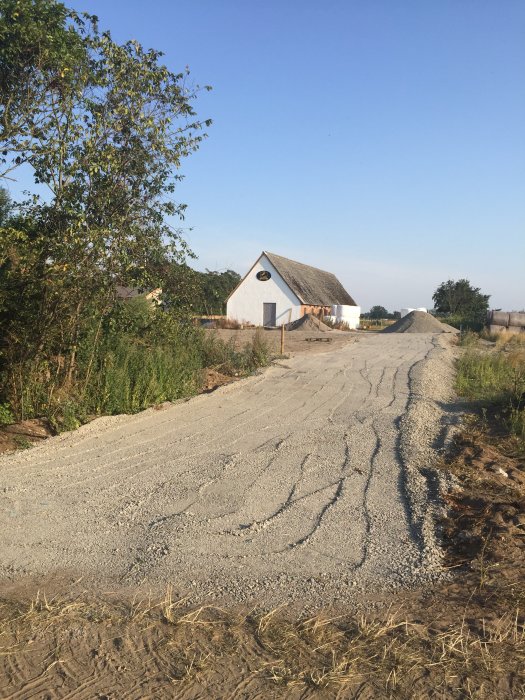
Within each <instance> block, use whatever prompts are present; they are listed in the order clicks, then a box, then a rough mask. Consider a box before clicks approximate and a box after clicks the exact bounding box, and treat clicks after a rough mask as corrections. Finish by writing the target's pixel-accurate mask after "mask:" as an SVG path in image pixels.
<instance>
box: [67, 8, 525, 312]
mask: <svg viewBox="0 0 525 700" xmlns="http://www.w3.org/2000/svg"><path fill="white" fill-rule="evenodd" d="M66 4H68V5H70V6H72V7H74V8H75V9H77V10H86V11H89V12H92V13H95V14H97V15H98V16H99V19H100V26H101V28H103V29H106V28H108V29H110V30H111V32H112V34H113V36H114V38H115V39H117V40H119V41H124V40H126V39H128V38H136V39H138V40H139V41H140V42H141V43H143V44H144V45H146V46H147V47H154V48H157V49H161V50H163V51H164V52H165V54H166V56H165V61H166V63H167V64H168V66H169V67H170V68H171V69H172V70H177V71H178V70H181V69H183V68H184V67H185V66H186V65H189V67H190V70H191V74H192V77H193V79H194V80H195V82H197V83H200V84H201V85H204V84H211V85H212V86H213V88H214V89H213V91H212V92H210V93H204V92H203V93H202V96H201V97H200V98H199V99H198V100H197V102H196V103H195V106H196V109H197V111H198V113H199V116H201V117H202V118H205V117H211V118H212V119H213V120H214V124H213V126H212V127H211V128H210V129H209V139H208V140H207V141H206V142H204V143H203V145H202V147H201V150H200V151H199V152H198V153H197V154H195V155H193V156H191V157H190V158H189V159H187V160H186V162H185V163H184V164H183V169H182V170H183V173H184V174H185V176H186V180H185V181H184V182H183V183H182V185H181V186H180V188H179V190H178V199H179V200H180V201H182V202H186V203H187V204H188V212H187V218H186V221H185V222H184V224H183V226H184V227H192V228H193V230H192V231H191V232H188V234H187V238H188V240H189V241H190V244H191V246H192V247H193V250H194V251H195V252H196V253H197V255H198V256H199V260H198V261H197V262H196V264H195V266H196V267H198V268H200V269H204V268H206V267H207V268H210V269H224V268H231V269H234V270H237V271H238V272H240V273H244V272H246V271H247V269H248V267H249V266H250V264H251V263H252V262H253V261H254V260H255V258H256V257H257V256H258V254H259V253H260V251H261V250H263V249H266V250H270V251H272V252H275V253H279V254H281V255H285V256H288V257H291V258H294V259H297V260H300V261H302V262H305V263H309V264H313V265H316V266H318V267H321V268H324V269H328V270H330V271H332V272H334V273H336V274H337V275H338V276H339V277H340V279H341V281H342V282H343V283H344V285H345V286H346V287H347V289H348V291H349V292H350V293H351V294H352V295H353V296H354V297H355V298H356V300H357V302H358V303H360V304H361V305H362V306H363V308H364V309H367V308H369V307H370V306H371V305H373V304H382V305H383V306H386V307H387V308H388V309H389V310H393V309H399V308H400V307H402V306H424V305H428V306H431V305H432V302H431V296H432V293H433V291H434V290H435V288H436V287H437V285H438V284H439V283H440V282H442V281H444V280H447V279H450V278H452V279H457V278H460V277H466V278H468V279H469V280H470V281H471V282H472V283H473V284H474V285H475V286H479V287H481V289H482V291H483V292H485V293H490V294H491V295H492V298H491V305H492V306H493V307H503V308H505V309H517V308H520V309H521V308H524V307H525V2H524V1H523V0H492V1H488V0H425V1H422V0H323V1H321V0H317V1H316V2H313V1H312V0H265V1H264V2H263V1H262V0H200V1H199V2H194V3H190V2H176V1H175V2H173V1H171V2H170V1H169V0H151V1H150V2H145V1H144V0H110V2H108V1H107V0H106V1H103V0H69V1H68V0H66Z"/></svg>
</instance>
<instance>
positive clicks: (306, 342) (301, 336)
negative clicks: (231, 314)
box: [207, 328, 363, 355]
mask: <svg viewBox="0 0 525 700" xmlns="http://www.w3.org/2000/svg"><path fill="white" fill-rule="evenodd" d="M207 333H217V334H218V336H219V337H220V338H221V339H222V340H226V341H229V340H233V341H234V342H235V343H236V345H237V347H242V346H243V345H244V344H246V343H250V342H251V341H252V339H253V336H254V335H255V328H246V329H244V330H230V329H227V328H220V329H217V330H210V331H207ZM362 335H363V334H361V333H358V332H356V331H337V330H329V331H317V330H306V331H303V330H295V331H285V334H284V354H285V355H289V354H292V355H296V354H297V353H301V354H303V353H308V354H318V353H320V352H322V353H325V352H331V351H332V350H334V349H335V348H339V347H342V346H343V345H347V344H348V343H353V342H356V340H357V339H358V338H360V337H361V336H362ZM263 337H264V339H265V340H266V342H267V343H268V345H269V347H270V349H271V350H272V351H273V352H275V353H280V350H281V331H280V330H279V329H264V330H263Z"/></svg>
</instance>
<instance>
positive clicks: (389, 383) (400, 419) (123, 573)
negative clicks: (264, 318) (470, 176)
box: [0, 334, 451, 605]
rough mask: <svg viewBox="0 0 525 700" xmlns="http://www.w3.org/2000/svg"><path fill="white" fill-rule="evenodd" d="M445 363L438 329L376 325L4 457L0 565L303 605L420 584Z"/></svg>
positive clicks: (425, 571)
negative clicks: (412, 331)
mask: <svg viewBox="0 0 525 700" xmlns="http://www.w3.org/2000/svg"><path fill="white" fill-rule="evenodd" d="M290 335H291V334H290ZM319 345H322V343H319ZM450 371H451V370H450V348H449V346H448V345H447V343H446V341H444V340H439V339H438V338H437V337H436V338H433V337H432V336H430V335H423V334H422V335H410V336H407V335H390V336H385V335H373V336H372V335H369V336H366V337H362V338H360V339H359V341H358V342H355V343H351V344H343V345H342V346H341V347H339V348H336V349H335V350H333V351H331V352H329V353H323V354H316V353H313V354H307V355H298V356H296V357H294V358H291V359H289V360H282V361H280V362H279V363H278V364H277V365H276V366H273V367H271V368H270V369H268V370H266V371H265V372H263V373H261V374H260V375H259V376H256V377H253V378H249V379H247V380H242V381H239V382H236V383H234V384H232V385H228V386H225V387H222V388H220V389H218V390H217V391H216V392H214V393H212V394H211V395H202V396H199V397H197V398H194V399H192V400H190V401H187V402H181V403H179V404H178V405H170V406H168V407H166V408H165V409H164V410H163V411H157V410H148V411H145V412H143V413H141V414H139V415H136V416H118V417H113V418H102V419H98V420H96V421H94V422H93V423H91V424H89V425H86V426H83V427H82V428H81V429H79V430H77V431H75V432H74V433H69V434H64V435H61V436H58V437H56V438H51V439H50V440H48V441H46V442H45V443H42V444H40V445H38V446H37V447H35V448H33V449H31V450H25V451H21V452H19V453H17V454H12V455H4V456H3V457H1V458H0V498H1V510H0V527H1V529H2V538H1V543H0V575H1V576H2V578H3V579H4V581H5V580H8V579H11V580H13V579H16V578H20V577H22V576H24V575H38V576H42V575H49V574H53V573H57V574H58V573H63V574H66V575H67V574H71V575H74V576H80V575H82V576H85V577H86V578H85V580H86V581H89V580H92V581H93V582H95V581H96V582H98V583H100V584H102V585H109V584H112V585H116V584H121V585H135V584H137V583H147V584H148V585H152V586H158V587H159V588H160V587H164V586H165V585H166V583H168V582H169V583H171V584H173V585H174V586H175V587H176V588H177V589H178V590H179V591H182V592H184V593H186V592H190V593H191V596H193V598H194V599H198V598H199V597H200V596H207V597H209V596H210V595H211V596H212V597H215V598H217V599H229V600H234V601H240V602H244V601H247V600H250V599H257V600H259V601H260V600H265V601H268V602H269V603H272V604H273V603H279V602H282V601H293V600H298V601H300V603H301V604H302V605H304V604H308V603H311V604H312V605H316V604H318V605H327V604H329V603H330V602H334V601H340V602H342V601H344V600H346V599H350V598H351V597H355V592H356V590H366V591H369V590H371V589H385V588H397V587H399V586H407V585H412V584H414V583H415V582H419V583H420V582H421V581H422V580H424V579H425V577H428V576H430V577H432V576H433V575H434V574H433V572H434V571H437V570H438V569H439V550H438V549H437V548H436V547H435V544H434V540H433V524H432V523H433V519H432V516H433V514H432V512H431V510H429V509H432V508H433V507H434V506H433V505H432V504H431V503H429V501H428V495H429V492H428V487H427V483H426V479H425V478H423V477H422V476H421V474H420V472H419V470H418V469H417V467H419V466H421V465H422V464H426V463H428V459H429V457H430V456H431V455H432V447H433V446H434V440H435V438H436V436H437V435H438V431H439V429H440V420H441V417H442V410H441V407H440V405H439V404H438V401H442V400H443V398H444V393H443V392H445V394H446V393H447V391H449V388H448V386H449V374H450ZM423 391H424V396H422V393H423Z"/></svg>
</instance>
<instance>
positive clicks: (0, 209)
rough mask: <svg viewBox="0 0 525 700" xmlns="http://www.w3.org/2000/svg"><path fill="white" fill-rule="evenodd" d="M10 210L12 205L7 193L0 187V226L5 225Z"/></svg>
mask: <svg viewBox="0 0 525 700" xmlns="http://www.w3.org/2000/svg"><path fill="white" fill-rule="evenodd" d="M11 209H12V203H11V197H10V195H9V192H8V191H7V190H6V189H5V188H4V187H0V226H4V225H5V224H6V223H7V219H8V217H9V214H10V213H11Z"/></svg>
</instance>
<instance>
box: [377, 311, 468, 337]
mask: <svg viewBox="0 0 525 700" xmlns="http://www.w3.org/2000/svg"><path fill="white" fill-rule="evenodd" d="M381 333H459V331H458V330H457V328H453V327H452V326H449V325H448V323H441V321H439V320H438V319H437V318H435V317H434V316H432V314H429V313H426V312H425V311H411V312H410V313H409V314H407V315H406V316H403V318H400V319H399V320H398V321H396V322H395V323H393V324H392V325H391V326H387V327H386V328H383V330H382V331H381Z"/></svg>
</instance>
